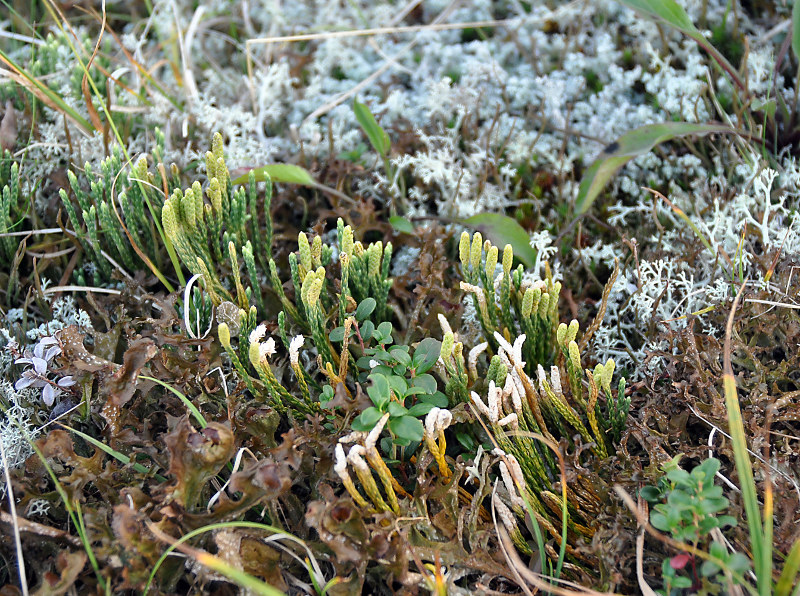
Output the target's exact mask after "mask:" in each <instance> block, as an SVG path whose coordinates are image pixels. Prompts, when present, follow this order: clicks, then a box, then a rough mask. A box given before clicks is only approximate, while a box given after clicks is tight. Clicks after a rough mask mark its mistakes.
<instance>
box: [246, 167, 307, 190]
mask: <svg viewBox="0 0 800 596" xmlns="http://www.w3.org/2000/svg"><path fill="white" fill-rule="evenodd" d="M252 172H253V174H254V175H255V177H256V182H263V181H265V180H266V179H267V178H269V179H271V180H272V181H273V182H287V183H289V184H299V185H301V186H316V184H317V183H316V182H315V181H314V179H313V178H312V177H311V174H309V173H308V170H306V169H305V168H301V167H300V166H296V165H293V164H289V163H273V164H268V165H266V166H261V167H260V168H254V169H253V170H252ZM249 176H250V172H247V173H246V174H242V175H241V176H239V177H238V178H236V179H234V180H232V181H231V184H246V183H247V180H248V177H249Z"/></svg>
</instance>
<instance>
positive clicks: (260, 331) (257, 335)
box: [249, 323, 267, 344]
mask: <svg viewBox="0 0 800 596" xmlns="http://www.w3.org/2000/svg"><path fill="white" fill-rule="evenodd" d="M266 334H267V326H266V325H265V324H264V323H261V324H260V325H259V326H258V327H256V328H255V329H253V330H252V331H251V332H250V338H249V339H250V343H251V344H257V343H260V342H261V340H262V339H264V336H265V335H266Z"/></svg>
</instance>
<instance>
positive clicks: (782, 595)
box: [775, 540, 800, 596]
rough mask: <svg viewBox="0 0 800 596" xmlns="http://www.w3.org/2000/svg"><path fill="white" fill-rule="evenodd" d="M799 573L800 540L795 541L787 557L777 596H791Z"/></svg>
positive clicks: (799, 586)
mask: <svg viewBox="0 0 800 596" xmlns="http://www.w3.org/2000/svg"><path fill="white" fill-rule="evenodd" d="M798 573H800V540H795V542H794V544H793V545H792V549H791V550H790V551H789V554H788V555H787V556H786V561H785V562H784V564H783V571H781V576H780V578H778V583H777V585H776V586H775V596H789V594H790V593H791V590H792V586H794V585H795V582H797V574H798ZM798 588H800V583H798Z"/></svg>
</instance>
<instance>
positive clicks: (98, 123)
mask: <svg viewBox="0 0 800 596" xmlns="http://www.w3.org/2000/svg"><path fill="white" fill-rule="evenodd" d="M102 18H103V21H102V23H101V25H100V33H99V35H98V36H97V42H96V43H95V44H94V51H93V52H92V55H91V56H89V60H88V61H87V62H86V68H85V69H84V71H83V78H82V79H81V92H82V93H83V101H84V102H85V103H86V109H87V110H88V111H89V119H90V120H91V121H92V126H94V127H95V130H97V132H102V133H103V141H104V142H105V144H106V146H107V145H108V135H107V132H108V128H107V127H106V126H105V125H103V121H102V120H101V119H100V114H98V113H97V110H96V109H95V107H94V104H93V103H92V92H91V91H90V90H89V69H90V68H91V67H92V63H93V62H94V59H95V58H96V57H97V53H98V52H99V51H100V43H101V42H102V41H103V32H104V31H105V24H106V3H105V1H104V2H103V5H102Z"/></svg>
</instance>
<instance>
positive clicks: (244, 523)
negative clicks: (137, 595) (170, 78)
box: [143, 521, 303, 594]
mask: <svg viewBox="0 0 800 596" xmlns="http://www.w3.org/2000/svg"><path fill="white" fill-rule="evenodd" d="M222 528H251V529H256V530H266V531H268V532H272V533H274V534H282V535H285V536H286V537H287V538H290V539H294V540H296V541H298V542H300V543H303V541H302V540H300V539H299V538H297V537H296V536H293V535H292V534H289V533H288V532H285V531H284V530H281V529H280V528H276V527H275V526H269V525H267V524H259V523H256V522H247V521H233V522H223V523H218V524H210V525H208V526H203V527H202V528H197V529H196V530H192V531H191V532H188V533H186V534H184V535H183V536H181V537H180V538H178V539H177V540H175V542H174V543H172V544H170V546H169V547H168V548H167V550H165V551H164V553H163V554H162V555H161V557H159V559H158V561H156V564H155V565H153V569H152V570H151V571H150V576H149V577H148V578H147V584H146V585H145V587H144V591H143V594H147V593H149V591H150V586H151V585H152V583H153V579H155V577H156V573H158V570H159V569H160V568H161V565H162V564H163V563H164V561H166V559H167V557H168V556H169V555H170V553H172V552H173V551H174V550H175V549H177V548H178V546H179V545H181V544H183V543H184V542H186V541H188V540H191V539H192V538H194V537H195V536H199V535H201V534H204V533H205V532H211V531H213V530H219V529H222ZM273 589H274V588H273ZM279 593H280V592H279Z"/></svg>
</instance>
